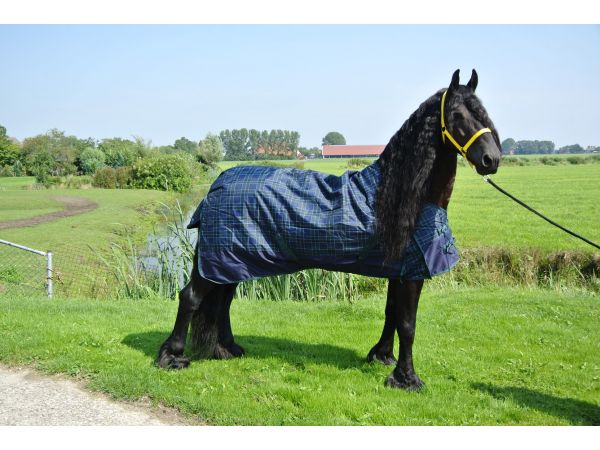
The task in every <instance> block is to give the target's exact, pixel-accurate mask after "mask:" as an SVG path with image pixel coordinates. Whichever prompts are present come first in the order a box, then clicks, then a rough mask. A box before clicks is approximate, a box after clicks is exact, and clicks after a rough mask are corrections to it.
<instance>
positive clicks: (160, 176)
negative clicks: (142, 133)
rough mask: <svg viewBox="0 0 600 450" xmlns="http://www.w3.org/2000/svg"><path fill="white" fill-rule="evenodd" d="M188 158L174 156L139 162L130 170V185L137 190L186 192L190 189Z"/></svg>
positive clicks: (190, 179) (189, 163) (190, 175)
mask: <svg viewBox="0 0 600 450" xmlns="http://www.w3.org/2000/svg"><path fill="white" fill-rule="evenodd" d="M192 164H193V160H192V159H190V157H187V156H184V155H181V154H174V155H160V156H157V157H154V158H149V159H145V160H141V161H139V162H138V163H136V164H135V165H134V166H133V167H132V169H131V185H132V186H133V187H134V188H137V189H155V190H159V191H175V192H186V191H189V190H190V188H191V187H192V176H193V173H192Z"/></svg>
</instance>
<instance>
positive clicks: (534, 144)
mask: <svg viewBox="0 0 600 450" xmlns="http://www.w3.org/2000/svg"><path fill="white" fill-rule="evenodd" d="M514 153H515V154H517V155H531V154H537V153H554V142H552V141H537V140H536V141H517V142H516V143H515V146H514Z"/></svg>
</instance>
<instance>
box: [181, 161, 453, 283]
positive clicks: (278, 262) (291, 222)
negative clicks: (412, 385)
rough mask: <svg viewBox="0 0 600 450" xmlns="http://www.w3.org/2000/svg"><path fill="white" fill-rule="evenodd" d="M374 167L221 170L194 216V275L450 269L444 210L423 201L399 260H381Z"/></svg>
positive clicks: (217, 278) (421, 273)
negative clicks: (330, 171)
mask: <svg viewBox="0 0 600 450" xmlns="http://www.w3.org/2000/svg"><path fill="white" fill-rule="evenodd" d="M380 175H381V173H380V166H379V163H378V162H377V161H376V162H375V163H373V164H371V165H370V166H368V167H366V168H365V169H364V170H362V171H348V172H346V173H344V174H343V175H341V176H339V177H338V176H335V175H327V174H324V173H321V172H316V171H312V170H297V169H292V168H275V167H266V166H240V167H235V168H232V169H229V170H226V171H224V172H223V173H222V174H221V175H220V176H219V177H218V178H217V180H216V181H215V182H214V183H213V185H212V186H211V188H210V191H209V192H208V194H207V195H206V197H205V198H204V200H203V201H202V202H201V203H200V205H199V206H198V208H197V209H196V211H195V213H194V214H193V216H192V219H191V221H190V224H189V225H188V228H198V229H199V231H198V243H197V246H198V269H199V272H200V275H201V276H202V277H204V278H206V279H208V280H211V281H214V282H216V283H237V282H240V281H245V280H250V279H256V278H262V277H265V276H271V275H281V274H286V273H292V272H296V271H299V270H302V269H306V268H315V267H316V268H322V269H326V270H333V271H340V272H350V273H356V274H361V275H367V276H373V277H384V278H402V279H408V280H418V279H426V278H431V277H432V276H434V275H437V274H440V273H443V272H446V271H448V270H450V269H451V268H452V267H453V266H454V265H455V264H456V262H457V261H458V252H457V251H456V248H455V246H454V238H453V236H452V232H451V230H450V227H449V225H448V218H447V213H446V210H444V209H442V208H440V207H438V206H436V205H433V204H431V203H426V204H425V205H424V206H423V208H422V210H421V213H420V216H419V218H418V221H417V225H416V229H415V233H414V236H413V237H412V238H411V240H410V241H409V243H408V245H407V247H406V249H405V251H404V254H403V256H402V258H400V259H399V260H394V261H385V257H384V253H383V249H382V246H381V243H380V241H379V239H378V236H377V234H376V230H375V223H376V222H375V196H376V192H377V186H378V185H379V179H380Z"/></svg>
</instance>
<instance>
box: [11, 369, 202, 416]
mask: <svg viewBox="0 0 600 450" xmlns="http://www.w3.org/2000/svg"><path fill="white" fill-rule="evenodd" d="M189 424H190V423H189V421H186V420H185V419H183V418H181V417H178V415H177V413H175V412H173V411H172V410H169V409H166V408H162V409H160V410H158V411H156V408H150V407H144V406H140V405H130V404H127V403H117V402H115V401H113V400H110V399H108V398H107V397H106V396H105V395H102V394H98V393H90V392H86V391H84V390H83V389H82V388H81V387H80V386H79V385H78V384H77V383H76V382H73V381H69V380H64V379H60V378H58V377H50V376H42V375H39V374H37V373H35V372H33V371H31V370H29V369H15V368H6V367H0V425H189Z"/></svg>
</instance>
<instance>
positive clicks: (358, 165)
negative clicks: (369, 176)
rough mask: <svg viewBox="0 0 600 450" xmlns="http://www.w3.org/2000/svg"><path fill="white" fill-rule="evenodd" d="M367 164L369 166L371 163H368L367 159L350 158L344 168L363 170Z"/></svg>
mask: <svg viewBox="0 0 600 450" xmlns="http://www.w3.org/2000/svg"><path fill="white" fill-rule="evenodd" d="M369 164H371V161H369V160H368V159H362V158H350V159H349V160H348V162H347V163H346V167H348V168H349V169H364V168H365V167H367V166H368V165H369Z"/></svg>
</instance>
